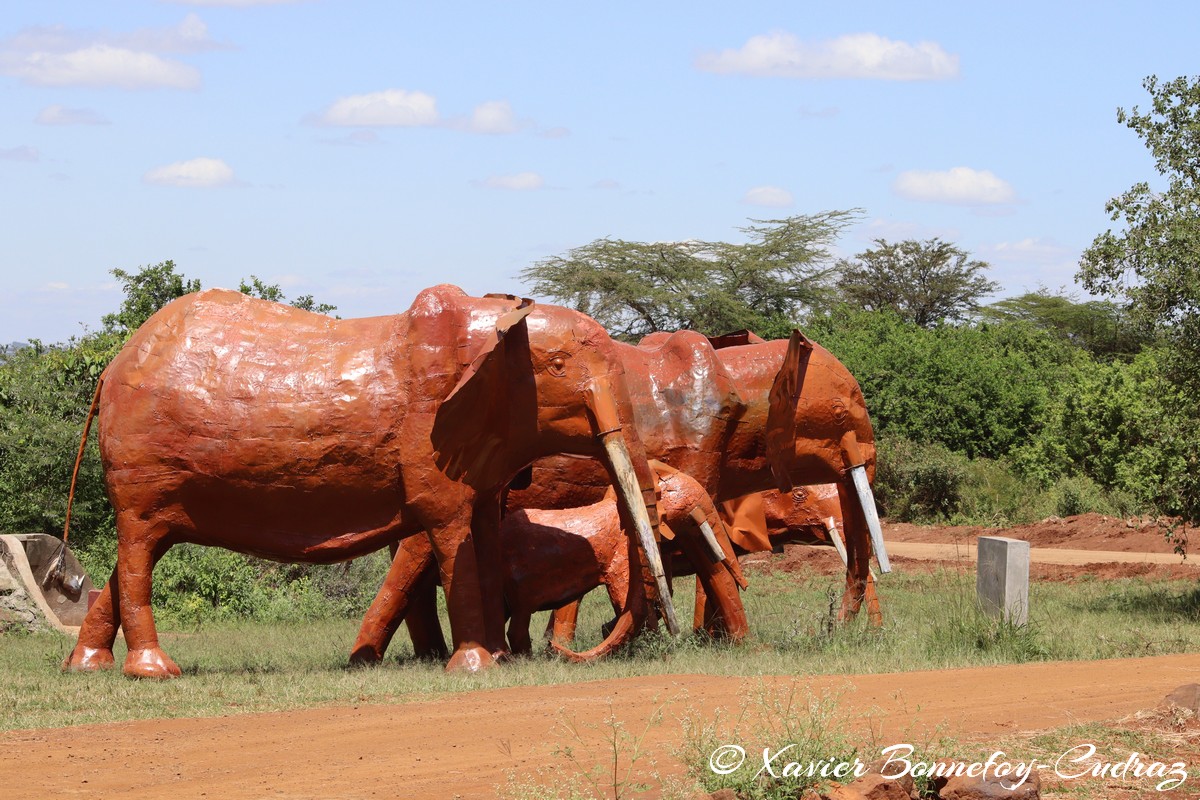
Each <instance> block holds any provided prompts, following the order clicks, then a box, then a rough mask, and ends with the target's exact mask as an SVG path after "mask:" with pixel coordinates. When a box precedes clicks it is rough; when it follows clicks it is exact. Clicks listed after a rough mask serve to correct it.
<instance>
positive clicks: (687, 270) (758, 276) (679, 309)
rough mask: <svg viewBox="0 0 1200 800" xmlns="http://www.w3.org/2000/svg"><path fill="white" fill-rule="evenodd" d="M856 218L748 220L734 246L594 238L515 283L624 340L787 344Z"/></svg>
mask: <svg viewBox="0 0 1200 800" xmlns="http://www.w3.org/2000/svg"><path fill="white" fill-rule="evenodd" d="M859 215H860V212H859V211H858V210H851V211H828V212H823V213H819V214H806V215H798V216H793V217H788V218H787V219H778V220H751V222H752V223H753V224H751V225H749V226H747V227H744V228H740V229H739V230H740V231H741V232H742V233H743V234H745V235H746V237H747V239H748V241H746V242H744V243H741V244H732V243H729V242H706V241H699V240H689V241H683V242H653V243H651V242H628V241H624V240H621V239H597V240H596V241H594V242H592V243H591V244H587V245H584V246H583V247H577V248H575V249H574V250H571V251H569V252H568V253H566V254H565V255H560V256H552V257H551V258H547V259H543V260H542V261H539V262H537V263H536V264H534V265H532V266H530V267H527V268H526V269H524V270H522V271H521V278H522V280H523V281H524V282H525V284H526V285H527V286H529V287H530V291H532V292H533V293H534V294H536V295H541V296H545V297H550V298H553V299H554V300H555V301H556V302H559V303H563V304H566V305H570V306H572V307H574V308H576V309H578V310H580V311H582V312H584V313H585V314H589V315H590V316H592V317H593V318H595V319H596V320H597V321H598V322H599V323H600V324H601V325H604V327H605V328H607V329H608V331H609V333H611V334H613V335H614V336H618V337H620V338H623V339H629V340H636V339H638V338H640V337H642V336H644V335H646V334H648V333H652V332H654V331H664V330H668V331H670V330H679V329H685V328H686V329H690V330H696V331H700V332H702V333H706V334H709V335H714V334H720V333H726V332H729V331H732V330H737V329H739V328H750V329H754V330H757V331H758V332H759V333H760V334H762V335H764V336H773V335H774V336H778V335H783V336H786V335H787V332H788V331H790V329H791V325H792V322H791V320H793V319H795V317H796V316H797V315H798V314H799V313H800V311H801V310H803V309H805V308H809V307H813V306H816V305H820V304H821V303H822V302H823V300H824V298H825V295H826V287H825V284H826V281H827V278H828V276H829V274H830V253H829V247H830V246H831V245H832V244H833V243H834V242H835V241H836V239H837V236H838V234H840V233H841V231H842V230H843V229H844V228H846V226H848V225H850V224H852V223H853V222H854V221H855V220H857V219H858V217H859Z"/></svg>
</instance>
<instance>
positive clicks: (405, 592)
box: [350, 534, 449, 665]
mask: <svg viewBox="0 0 1200 800" xmlns="http://www.w3.org/2000/svg"><path fill="white" fill-rule="evenodd" d="M436 569H437V568H436V565H435V564H434V559H433V546H432V545H431V544H430V542H429V537H428V536H426V535H424V534H418V535H416V536H409V537H408V538H406V539H404V540H403V541H402V542H401V543H400V545H399V547H398V548H397V549H396V551H395V552H394V553H393V554H392V565H391V566H390V567H389V568H388V574H387V577H386V578H385V579H384V581H383V586H381V587H379V591H378V593H376V595H375V599H374V600H373V601H372V602H371V607H370V608H369V609H367V613H366V614H365V615H364V616H363V621H362V625H360V626H359V629H358V638H357V639H355V640H354V646H353V647H352V648H351V651H350V663H351V664H356V665H361V664H375V663H378V662H379V661H382V660H383V654H384V652H386V650H387V647H388V644H390V643H391V641H392V636H393V635H395V633H396V630H397V629H398V628H399V627H400V621H401V620H403V619H406V618H407V617H409V616H410V615H411V614H412V611H413V609H412V599H413V596H414V595H415V594H418V593H419V591H418V587H419V586H420V585H421V581H422V578H423V576H424V574H425V573H428V576H429V577H428V582H429V585H430V587H433V585H434V584H435V583H436V582H437V572H436ZM430 591H432V592H435V593H436V591H437V590H436V589H433V588H431V589H430ZM433 605H434V621H435V624H436V620H437V616H436V615H437V598H436V596H435V597H434V598H433ZM410 631H411V628H410ZM438 637H439V638H440V637H441V630H440V627H439V630H438ZM413 649H414V650H416V644H415V642H414V647H413ZM438 654H439V655H440V656H441V657H442V658H443V659H444V658H446V657H448V655H449V653H448V652H446V645H445V642H444V641H443V642H442V649H441V651H440V652H439V653H438Z"/></svg>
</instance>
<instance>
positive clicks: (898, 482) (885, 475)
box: [875, 437, 969, 522]
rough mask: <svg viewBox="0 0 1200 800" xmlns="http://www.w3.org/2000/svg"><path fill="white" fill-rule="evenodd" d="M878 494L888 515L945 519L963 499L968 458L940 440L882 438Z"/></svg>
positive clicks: (904, 518)
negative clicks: (938, 442)
mask: <svg viewBox="0 0 1200 800" xmlns="http://www.w3.org/2000/svg"><path fill="white" fill-rule="evenodd" d="M877 444H878V447H879V452H878V466H877V468H876V473H875V493H876V495H875V498H876V501H877V502H878V503H879V506H880V511H881V513H882V514H884V515H885V516H887V517H889V518H890V519H893V520H898V521H901V522H932V521H937V520H944V519H946V518H947V517H949V516H950V515H951V514H953V513H954V512H955V511H957V510H958V508H959V506H960V505H961V503H962V488H963V484H964V482H965V481H966V478H967V468H968V463H969V462H968V460H967V458H966V457H965V456H963V455H960V454H958V453H953V452H951V451H950V450H949V449H948V448H947V447H945V446H944V445H941V444H937V443H927V444H920V443H917V442H913V441H910V440H908V439H905V438H903V437H887V438H880V440H879V441H878V443H877Z"/></svg>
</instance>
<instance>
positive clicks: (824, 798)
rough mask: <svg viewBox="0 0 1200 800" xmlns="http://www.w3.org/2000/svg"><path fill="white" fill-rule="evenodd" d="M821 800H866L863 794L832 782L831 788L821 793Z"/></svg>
mask: <svg viewBox="0 0 1200 800" xmlns="http://www.w3.org/2000/svg"><path fill="white" fill-rule="evenodd" d="M820 797H821V800H866V798H865V797H863V795H862V793H861V792H859V791H858V790H857V789H854V788H852V787H850V786H847V785H845V784H841V783H838V782H837V781H832V782H831V783H830V784H829V788H828V789H826V790H825V791H823V792H821V795H820Z"/></svg>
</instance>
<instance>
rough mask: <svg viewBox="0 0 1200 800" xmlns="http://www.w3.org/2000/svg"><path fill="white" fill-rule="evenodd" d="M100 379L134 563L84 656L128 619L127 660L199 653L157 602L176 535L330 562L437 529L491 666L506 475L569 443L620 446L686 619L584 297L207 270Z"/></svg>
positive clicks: (614, 459) (145, 669) (108, 471)
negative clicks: (406, 298) (568, 301)
mask: <svg viewBox="0 0 1200 800" xmlns="http://www.w3.org/2000/svg"><path fill="white" fill-rule="evenodd" d="M97 400H98V408H99V412H98V418H99V442H100V452H101V457H102V459H103V463H104V467H105V481H106V485H107V488H108V494H109V498H110V500H111V501H112V504H113V507H114V509H115V510H116V516H117V530H118V544H117V566H116V569H115V571H114V573H113V576H112V577H111V578H110V579H109V581H108V583H107V584H106V586H105V588H104V590H103V593H102V594H101V596H100V598H99V600H98V602H97V603H96V604H95V605H94V606H93V607H92V609H91V611H90V612H89V613H88V615H87V618H86V619H85V621H84V623H83V626H82V628H81V631H80V634H79V641H78V644H77V645H76V647H75V649H74V651H73V652H72V653H71V654H70V656H68V658H67V661H66V663H65V664H64V666H65V667H67V668H70V669H83V670H89V669H99V668H104V667H108V666H111V665H112V663H113V655H112V644H113V640H114V638H115V636H116V633H117V628H118V626H120V627H121V628H122V629H123V630H124V634H125V638H126V642H127V643H128V646H129V654H128V656H127V658H126V660H125V665H124V671H125V673H126V674H127V675H131V676H144V677H171V676H177V675H179V674H180V670H179V668H178V666H176V664H175V663H174V662H173V661H172V660H171V658H170V657H169V656H168V655H167V654H166V653H164V652H163V651H162V649H161V648H160V647H159V643H158V636H157V633H156V631H155V626H154V619H153V616H152V613H151V608H150V588H151V587H150V583H151V573H152V570H153V568H154V564H155V562H156V561H157V560H158V559H159V558H160V557H161V556H162V555H163V553H165V552H166V551H167V549H168V548H170V547H171V545H173V544H176V543H181V542H194V543H199V544H206V545H214V546H218V547H225V548H228V549H231V550H237V551H239V552H244V553H251V554H254V555H257V556H261V557H264V558H271V559H276V560H281V561H302V562H315V563H328V562H336V561H342V560H345V559H349V558H354V557H356V556H359V555H363V554H365V553H369V552H371V551H374V550H377V549H379V548H380V547H384V546H387V545H389V544H391V543H394V542H397V541H399V540H401V539H403V538H405V537H408V536H411V535H417V534H420V535H422V536H425V535H426V534H425V533H423V532H427V536H428V541H429V543H430V546H431V549H432V552H433V555H434V557H435V558H436V561H437V564H438V566H439V568H440V571H441V578H442V583H443V586H444V587H445V592H446V596H447V603H448V607H449V612H450V619H451V632H452V636H453V641H454V654H453V656H452V657H451V659H450V662H449V665H448V667H449V668H461V669H478V668H481V667H483V666H487V665H488V664H490V663H492V661H493V654H494V653H496V652H500V651H503V650H504V635H503V634H504V632H503V620H504V617H503V605H502V598H501V594H502V586H501V583H502V575H501V572H500V570H499V568H498V564H499V552H500V543H499V535H498V528H499V523H500V502H499V499H500V492H501V491H502V490H503V488H504V487H505V486H507V485H508V483H509V481H510V480H511V479H512V478H513V476H514V475H515V474H517V473H518V472H520V471H521V470H522V469H523V468H525V467H526V465H528V464H529V463H530V462H532V461H534V460H535V459H537V458H539V457H542V456H546V455H549V454H553V453H560V452H569V453H578V454H580V455H585V456H593V457H596V458H599V459H601V460H602V461H603V463H604V464H605V465H606V469H607V472H608V474H609V476H610V479H611V481H612V483H613V484H614V485H615V486H617V488H618V496H619V498H620V502H621V509H622V510H621V514H622V515H623V516H624V517H625V519H626V522H627V528H628V529H629V530H630V531H635V532H636V534H637V535H638V537H639V541H640V542H641V545H642V548H643V549H644V550H645V551H647V552H646V556H645V558H646V569H647V571H648V572H649V573H651V574H652V575H654V576H655V578H656V579H657V581H656V584H655V585H657V586H661V590H660V595H661V597H660V601H661V602H662V603H663V604H664V613H666V614H667V615H668V617H669V618H670V619H672V620H673V610H672V609H670V605H669V595H668V594H667V591H666V586H665V580H663V579H662V578H661V575H662V568H661V564H659V562H658V551H657V548H656V547H655V546H654V531H653V527H654V525H655V524H656V522H657V514H656V511H655V510H654V507H653V503H654V482H653V476H652V473H651V471H650V469H649V466H648V464H647V462H646V457H645V448H644V446H643V445H642V443H641V440H640V439H639V437H638V435H637V429H636V426H634V425H632V424H630V423H631V422H632V418H633V417H632V410H631V407H630V402H629V393H628V389H627V387H626V385H625V379H624V374H623V369H622V366H621V361H620V359H619V358H618V357H617V355H616V351H615V348H614V343H613V342H612V340H611V339H610V338H609V336H608V334H607V333H606V332H605V331H604V330H603V329H602V328H601V327H600V326H599V325H598V324H596V323H595V322H594V321H593V320H591V319H590V318H588V317H586V316H585V315H583V314H580V313H578V312H574V311H570V310H568V309H564V308H560V307H557V306H543V305H534V304H533V303H532V302H531V301H520V300H519V299H517V298H511V297H504V296H488V297H485V298H473V297H468V296H467V295H466V294H465V293H463V292H462V290H460V289H458V288H456V287H452V286H438V287H434V288H433V289H428V290H426V291H424V292H422V293H421V294H420V295H419V296H418V297H417V298H416V300H415V301H414V303H413V305H412V307H411V308H410V309H409V310H408V311H407V312H405V313H402V314H398V315H395V316H385V317H374V318H369V319H350V320H334V319H331V318H329V317H325V316H321V315H317V314H311V313H308V312H304V311H300V310H297V309H293V308H290V307H288V306H283V305H280V304H277V303H269V302H265V301H261V300H255V299H251V298H249V297H246V296H244V295H242V294H239V293H237V292H228V291H222V290H214V291H207V292H203V293H199V294H194V295H188V296H186V297H183V298H180V299H178V300H176V301H173V302H172V303H170V304H168V305H167V306H165V307H164V308H163V309H161V310H160V311H159V312H157V313H156V314H155V315H154V316H153V317H151V318H150V320H149V321H147V322H146V324H145V325H143V326H142V327H141V328H140V329H139V330H138V331H137V332H136V333H135V334H134V335H133V336H132V337H131V338H130V340H129V342H128V343H127V344H126V345H125V347H124V349H122V351H121V352H120V354H119V355H118V356H117V357H116V358H115V359H114V360H113V362H112V363H111V364H110V365H109V367H108V368H107V369H106V370H105V372H104V373H103V375H102V377H101V384H100V386H99V387H98V389H97ZM647 503H649V504H650V505H649V507H648V506H647ZM635 610H636V609H635Z"/></svg>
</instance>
